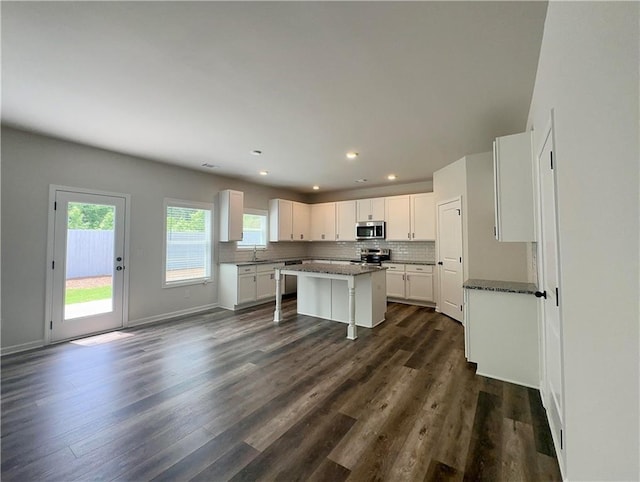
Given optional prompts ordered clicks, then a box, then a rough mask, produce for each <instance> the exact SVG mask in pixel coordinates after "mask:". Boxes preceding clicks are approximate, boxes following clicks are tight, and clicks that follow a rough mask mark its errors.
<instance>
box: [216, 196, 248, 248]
mask: <svg viewBox="0 0 640 482" xmlns="http://www.w3.org/2000/svg"><path fill="white" fill-rule="evenodd" d="M219 203H220V241H223V242H227V241H241V240H242V216H243V211H244V193H243V192H242V191H232V190H229V189H228V190H226V191H220V195H219Z"/></svg>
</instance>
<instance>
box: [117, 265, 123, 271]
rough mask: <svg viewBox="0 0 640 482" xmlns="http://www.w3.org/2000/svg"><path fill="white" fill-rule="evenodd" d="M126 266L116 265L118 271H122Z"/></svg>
mask: <svg viewBox="0 0 640 482" xmlns="http://www.w3.org/2000/svg"><path fill="white" fill-rule="evenodd" d="M123 269H124V268H123V267H122V266H116V271H122V270H123Z"/></svg>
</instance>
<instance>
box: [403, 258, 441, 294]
mask: <svg viewBox="0 0 640 482" xmlns="http://www.w3.org/2000/svg"><path fill="white" fill-rule="evenodd" d="M405 295H406V297H407V299H408V300H415V301H426V302H432V301H434V297H433V266H423V265H414V264H408V265H406V266H405Z"/></svg>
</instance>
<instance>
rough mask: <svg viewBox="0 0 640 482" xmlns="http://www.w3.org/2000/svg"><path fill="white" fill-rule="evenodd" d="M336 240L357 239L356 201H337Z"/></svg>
mask: <svg viewBox="0 0 640 482" xmlns="http://www.w3.org/2000/svg"><path fill="white" fill-rule="evenodd" d="M336 240H337V241H355V240H356V201H340V202H337V203H336Z"/></svg>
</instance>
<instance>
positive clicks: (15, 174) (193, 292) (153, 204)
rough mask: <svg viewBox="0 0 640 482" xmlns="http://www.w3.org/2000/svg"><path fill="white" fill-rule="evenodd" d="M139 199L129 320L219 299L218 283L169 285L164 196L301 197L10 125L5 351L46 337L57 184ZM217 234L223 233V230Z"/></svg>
mask: <svg viewBox="0 0 640 482" xmlns="http://www.w3.org/2000/svg"><path fill="white" fill-rule="evenodd" d="M50 184H59V185H65V186H70V187H78V188H86V189H96V190H102V191H111V192H119V193H124V194H130V195H131V219H130V222H131V231H130V251H131V252H130V253H129V263H128V268H129V276H130V294H129V320H130V322H132V323H133V322H136V321H139V320H145V319H148V318H153V317H157V316H160V315H163V314H168V313H175V312H179V311H181V310H189V309H194V308H197V307H201V306H203V307H204V306H209V305H211V304H213V303H216V302H217V283H216V282H214V283H211V284H208V285H192V286H189V298H185V294H186V293H185V288H178V287H175V288H164V289H163V288H162V273H161V270H162V256H163V253H162V238H163V199H164V198H165V197H170V198H176V199H184V200H189V201H200V202H214V201H215V198H216V194H217V192H218V191H220V190H222V189H237V190H240V191H244V192H245V206H247V207H252V208H261V209H267V208H268V200H269V199H270V198H274V197H287V198H289V199H294V200H300V201H304V200H305V198H304V197H303V196H301V195H300V194H297V193H293V192H288V191H284V190H282V189H274V188H269V187H265V186H261V185H257V184H250V183H247V182H243V181H239V180H235V179H228V178H224V177H219V176H214V175H211V174H208V173H202V172H197V171H192V170H188V169H183V168H179V167H176V166H171V165H167V164H161V163H156V162H152V161H148V160H144V159H140V158H134V157H131V156H126V155H121V154H117V153H114V152H110V151H106V150H101V149H95V148H92V147H87V146H83V145H80V144H75V143H71V142H65V141H61V140H56V139H53V138H49V137H44V136H40V135H36V134H32V133H27V132H23V131H19V130H15V129H10V128H6V127H3V128H2V203H1V206H2V242H1V246H2V300H3V303H2V331H1V336H2V347H3V348H6V347H14V348H27V347H29V346H37V345H38V344H39V343H42V341H43V339H44V321H45V320H44V316H45V275H46V269H47V263H46V247H47V216H48V206H47V204H48V195H49V185H50ZM216 231H217V230H216Z"/></svg>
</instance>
